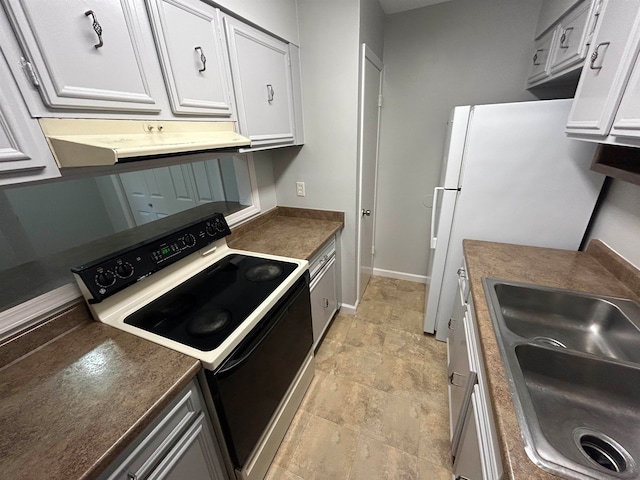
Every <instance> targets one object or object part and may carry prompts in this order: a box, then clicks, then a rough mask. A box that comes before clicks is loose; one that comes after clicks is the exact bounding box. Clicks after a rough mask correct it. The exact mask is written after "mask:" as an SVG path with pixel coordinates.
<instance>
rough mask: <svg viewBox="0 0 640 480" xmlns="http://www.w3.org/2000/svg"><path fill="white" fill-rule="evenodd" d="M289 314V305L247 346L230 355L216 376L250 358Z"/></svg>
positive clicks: (226, 372)
mask: <svg viewBox="0 0 640 480" xmlns="http://www.w3.org/2000/svg"><path fill="white" fill-rule="evenodd" d="M287 313H289V305H287V306H286V307H285V309H284V310H282V311H281V312H280V314H279V315H278V316H277V317H276V319H275V320H273V319H272V320H271V321H270V323H269V324H268V325H265V326H263V328H262V329H261V330H260V331H259V332H257V333H256V336H255V337H254V338H252V339H251V341H250V342H249V343H247V345H246V346H245V347H244V348H242V349H241V350H238V351H237V352H236V353H234V354H232V355H231V356H230V357H229V358H228V359H227V361H226V362H225V363H224V365H223V366H222V367H221V368H220V369H219V370H218V371H217V372H216V375H226V374H228V373H230V372H232V371H233V370H235V369H236V368H239V367H240V366H241V365H242V364H243V363H244V362H245V361H246V360H247V358H249V357H250V356H251V354H252V353H253V352H255V350H256V348H258V347H259V346H260V344H261V343H262V342H263V341H264V340H265V339H266V338H267V337H268V336H269V334H270V333H271V331H272V330H273V329H274V328H275V327H276V325H278V323H280V320H282V318H283V317H284V316H285V315H286V314H287Z"/></svg>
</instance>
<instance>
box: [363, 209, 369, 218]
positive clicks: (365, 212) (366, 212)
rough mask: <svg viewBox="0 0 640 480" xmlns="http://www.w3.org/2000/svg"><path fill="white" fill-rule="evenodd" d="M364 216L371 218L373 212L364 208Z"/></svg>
mask: <svg viewBox="0 0 640 480" xmlns="http://www.w3.org/2000/svg"><path fill="white" fill-rule="evenodd" d="M362 216H363V217H370V216H371V210H365V209H364V208H363V209H362Z"/></svg>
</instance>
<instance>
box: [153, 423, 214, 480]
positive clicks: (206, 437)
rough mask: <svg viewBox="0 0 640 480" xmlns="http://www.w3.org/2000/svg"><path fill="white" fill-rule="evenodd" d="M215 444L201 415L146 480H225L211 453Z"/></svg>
mask: <svg viewBox="0 0 640 480" xmlns="http://www.w3.org/2000/svg"><path fill="white" fill-rule="evenodd" d="M214 443H215V442H214V439H213V436H212V434H211V432H210V430H209V426H208V425H207V422H206V418H205V416H204V415H202V414H201V415H200V418H199V419H198V420H196V422H195V423H194V424H193V425H192V426H191V428H189V430H187V431H186V432H185V434H184V435H183V436H182V438H180V440H179V441H178V443H177V444H176V445H175V447H173V449H172V450H171V451H170V452H169V453H168V454H167V456H166V457H165V458H164V459H163V460H162V462H161V463H160V465H158V467H157V468H156V469H155V470H154V471H153V472H152V473H151V474H150V475H149V477H147V478H148V479H149V480H185V479H189V480H224V479H225V478H226V477H225V476H224V474H223V471H222V466H221V465H220V461H219V460H218V459H217V457H216V453H215V451H214V449H213V445H214Z"/></svg>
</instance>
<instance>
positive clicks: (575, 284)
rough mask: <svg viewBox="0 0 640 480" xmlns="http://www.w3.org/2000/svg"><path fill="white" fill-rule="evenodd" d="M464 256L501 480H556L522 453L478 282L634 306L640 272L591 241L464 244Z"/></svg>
mask: <svg viewBox="0 0 640 480" xmlns="http://www.w3.org/2000/svg"><path fill="white" fill-rule="evenodd" d="M464 253H465V259H466V262H467V270H468V271H467V274H468V277H469V279H470V282H471V294H472V297H473V303H474V306H475V314H476V319H477V322H478V334H479V336H480V344H481V347H482V351H483V354H484V363H485V369H486V372H487V379H488V386H489V391H490V393H491V400H492V406H493V411H494V415H495V420H496V429H497V431H498V432H497V433H498V437H499V441H500V447H501V450H502V460H503V465H504V470H505V478H508V479H517V480H525V479H526V480H529V479H536V480H551V479H557V478H558V477H557V476H555V475H552V474H550V473H547V472H544V471H543V470H541V469H540V468H538V467H536V466H535V465H534V464H533V463H532V462H531V460H529V457H527V454H526V453H525V450H524V443H523V441H522V437H521V436H520V427H519V426H518V421H517V419H516V414H515V409H514V406H513V402H512V400H511V393H510V392H509V387H508V384H507V380H506V377H505V373H504V367H503V364H502V359H501V358H500V352H499V350H498V344H497V341H496V337H495V333H494V330H493V326H492V323H491V317H490V316H489V310H488V306H487V302H486V299H485V295H484V290H483V287H482V278H483V277H496V278H501V279H504V280H514V281H519V282H527V283H537V284H540V285H546V286H550V287H559V288H567V289H571V290H577V291H584V292H591V293H598V294H603V295H611V296H619V297H626V298H633V299H635V300H638V299H639V298H640V271H638V270H637V269H635V268H634V267H633V266H631V265H629V264H627V263H626V262H624V261H623V260H622V259H621V258H620V257H618V256H617V255H615V253H614V252H612V251H611V250H609V249H608V248H607V247H606V246H605V245H604V244H603V243H601V242H599V241H597V240H595V241H592V242H591V244H590V245H589V248H588V249H587V251H586V252H573V251H569V250H555V249H548V248H536V247H525V246H520V245H508V244H501V243H492V242H481V241H476V240H465V241H464Z"/></svg>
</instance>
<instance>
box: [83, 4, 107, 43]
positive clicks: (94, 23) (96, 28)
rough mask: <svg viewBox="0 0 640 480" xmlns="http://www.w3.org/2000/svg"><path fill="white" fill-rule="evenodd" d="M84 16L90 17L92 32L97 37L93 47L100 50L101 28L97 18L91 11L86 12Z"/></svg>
mask: <svg viewBox="0 0 640 480" xmlns="http://www.w3.org/2000/svg"><path fill="white" fill-rule="evenodd" d="M84 14H85V15H86V16H87V17H88V16H89V15H91V20H92V23H91V26H92V27H93V31H94V32H96V35H97V36H98V43H96V44H95V45H94V47H96V48H100V47H101V46H103V45H104V43H102V26H101V25H100V24H99V23H98V17H97V16H96V14H95V13H94V12H93V10H87V11H86V12H84Z"/></svg>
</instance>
